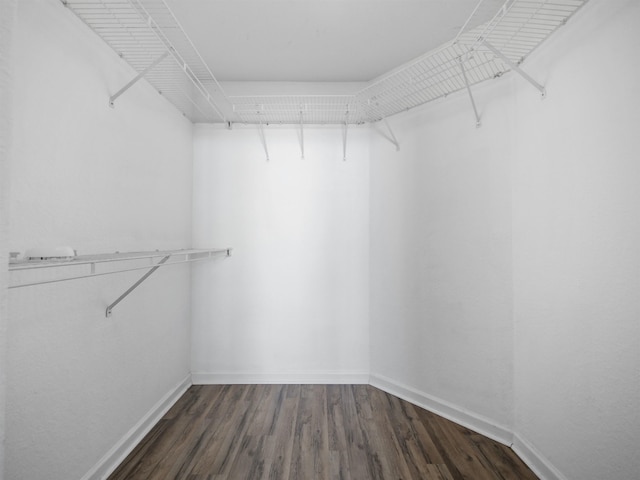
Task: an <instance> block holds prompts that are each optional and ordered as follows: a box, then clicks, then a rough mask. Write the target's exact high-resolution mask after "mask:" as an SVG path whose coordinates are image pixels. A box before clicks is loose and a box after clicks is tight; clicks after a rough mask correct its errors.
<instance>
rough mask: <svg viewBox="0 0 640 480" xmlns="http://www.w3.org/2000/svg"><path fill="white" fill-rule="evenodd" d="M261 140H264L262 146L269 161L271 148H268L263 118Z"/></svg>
mask: <svg viewBox="0 0 640 480" xmlns="http://www.w3.org/2000/svg"><path fill="white" fill-rule="evenodd" d="M260 140H262V147H263V148H264V153H265V155H266V156H267V162H268V161H269V150H268V149H267V137H265V135H264V126H263V125H262V119H260Z"/></svg>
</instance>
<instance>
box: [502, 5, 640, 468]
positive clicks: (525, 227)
mask: <svg viewBox="0 0 640 480" xmlns="http://www.w3.org/2000/svg"><path fill="white" fill-rule="evenodd" d="M639 25H640V3H639V2H637V1H630V0H627V1H622V0H615V1H595V2H593V3H591V4H588V5H587V6H586V7H585V9H584V10H583V11H582V12H580V13H579V15H578V16H577V17H576V18H575V19H574V22H573V24H572V25H570V26H569V27H568V28H567V29H566V30H562V31H560V32H559V33H558V36H557V37H555V38H554V39H553V40H552V41H551V42H549V44H548V45H545V46H544V48H543V49H542V50H541V51H540V52H538V54H537V55H536V57H535V60H534V61H532V62H531V63H530V64H529V65H528V68H529V71H530V72H531V73H532V74H533V75H534V76H535V77H537V78H541V79H543V80H544V81H545V82H546V84H547V87H548V90H549V98H548V99H547V100H545V101H544V102H542V103H541V102H538V101H536V100H535V98H534V97H532V96H531V95H529V94H528V92H527V91H526V89H525V88H524V87H523V88H519V89H518V94H517V97H516V98H515V101H516V105H517V109H518V112H519V114H518V118H517V124H518V127H517V131H516V143H515V145H516V149H515V150H514V155H513V166H514V176H513V192H514V194H513V208H514V217H513V218H514V230H513V236H514V299H515V317H514V319H515V353H516V356H515V408H516V411H515V430H516V432H517V434H518V435H519V436H520V437H521V438H522V439H525V441H526V442H528V444H529V445H531V446H532V447H533V448H534V449H536V450H538V451H539V452H541V453H542V454H543V455H544V456H545V457H546V458H547V459H548V460H549V461H550V462H551V464H553V465H554V466H555V468H557V469H558V470H559V471H560V472H561V473H562V475H563V476H564V477H566V478H567V479H585V480H586V479H593V480H596V479H603V478H606V479H611V480H613V479H617V480H627V479H631V478H638V475H640V460H639V459H638V445H639V444H640V408H639V407H640V349H639V348H638V345H639V344H640V322H639V319H640V295H639V292H640V188H639V185H640V162H639V159H640V137H639V135H638V132H639V131H640V108H639V107H640V95H639V94H638V82H637V79H638V78H639V77H640V56H639V55H638V51H639V49H640V31H639V30H638V26H639ZM556 52H557V53H556ZM526 447H527V446H526V445H524V446H523V449H526Z"/></svg>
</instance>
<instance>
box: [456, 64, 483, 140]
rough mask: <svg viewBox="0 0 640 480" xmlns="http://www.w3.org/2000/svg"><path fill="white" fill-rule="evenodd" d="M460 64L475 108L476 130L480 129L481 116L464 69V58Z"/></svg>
mask: <svg viewBox="0 0 640 480" xmlns="http://www.w3.org/2000/svg"><path fill="white" fill-rule="evenodd" d="M458 61H459V62H460V70H462V78H464V84H465V86H466V87H467V93H468V94H469V100H471V106H472V107H473V113H474V115H475V117H476V128H480V126H481V123H480V115H478V108H477V107H476V102H475V100H474V99H473V94H472V93H471V87H470V86H469V79H468V78H467V71H466V70H465V68H464V60H463V59H462V57H460V58H459V59H458Z"/></svg>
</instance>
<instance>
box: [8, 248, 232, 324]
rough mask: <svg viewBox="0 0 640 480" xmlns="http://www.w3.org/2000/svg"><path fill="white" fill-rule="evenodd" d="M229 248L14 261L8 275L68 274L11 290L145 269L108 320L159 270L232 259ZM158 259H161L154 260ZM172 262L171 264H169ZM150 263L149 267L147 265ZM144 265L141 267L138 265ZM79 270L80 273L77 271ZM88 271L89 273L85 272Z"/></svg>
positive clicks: (106, 312)
mask: <svg viewBox="0 0 640 480" xmlns="http://www.w3.org/2000/svg"><path fill="white" fill-rule="evenodd" d="M231 252H232V249H231V248H222V249H220V248H218V249H189V250H165V251H159V250H156V251H152V252H131V253H118V252H116V253H110V254H100V255H77V256H75V257H73V258H70V259H64V260H59V259H53V260H16V261H11V262H10V263H9V272H10V273H11V272H25V273H28V272H34V271H38V270H51V269H55V270H59V269H65V270H67V271H70V272H71V273H69V274H67V275H63V276H61V277H56V278H47V279H40V280H34V281H27V282H22V283H21V282H18V283H15V284H11V285H9V288H10V289H13V288H22V287H32V286H36V285H44V284H49V283H58V282H65V281H69V280H78V279H82V278H90V277H98V276H103V275H112V274H115V273H122V272H131V271H136V270H147V272H146V273H145V274H144V275H143V276H142V277H141V278H140V279H139V280H138V281H136V282H135V283H134V284H133V285H132V286H131V287H129V288H128V289H127V290H126V291H125V292H124V293H123V294H122V295H120V296H119V297H118V298H117V299H116V300H115V301H114V302H112V303H111V304H110V305H109V306H108V307H107V308H106V311H105V314H106V316H107V317H109V316H111V311H112V309H113V308H114V307H115V306H116V305H117V304H118V303H120V302H121V301H122V300H124V298H125V297H127V296H128V295H129V294H130V293H131V292H132V291H133V290H135V289H136V288H137V287H138V286H139V285H140V284H141V283H142V282H144V281H145V280H146V279H147V278H149V276H150V275H151V274H153V273H154V272H155V271H156V270H158V269H159V268H160V267H166V266H169V265H177V264H183V263H192V262H198V261H202V260H208V259H211V258H214V257H217V256H219V255H221V254H223V255H226V256H227V257H228V256H231ZM157 259H160V260H158V261H156V260H157ZM170 260H171V261H170ZM148 262H150V264H149V263H148ZM141 263H142V264H143V265H140V264H141ZM107 264H111V265H113V266H114V267H115V268H111V269H107V270H105V271H97V268H98V266H100V265H107ZM78 269H80V270H78ZM87 269H88V271H86V270H87Z"/></svg>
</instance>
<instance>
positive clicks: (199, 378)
mask: <svg viewBox="0 0 640 480" xmlns="http://www.w3.org/2000/svg"><path fill="white" fill-rule="evenodd" d="M191 379H192V381H193V384H194V385H246V384H256V383H260V384H265V383H269V384H316V385H332V384H349V383H353V384H367V383H369V373H368V372H366V373H365V372H347V373H344V372H316V373H204V372H200V373H192V374H191Z"/></svg>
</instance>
